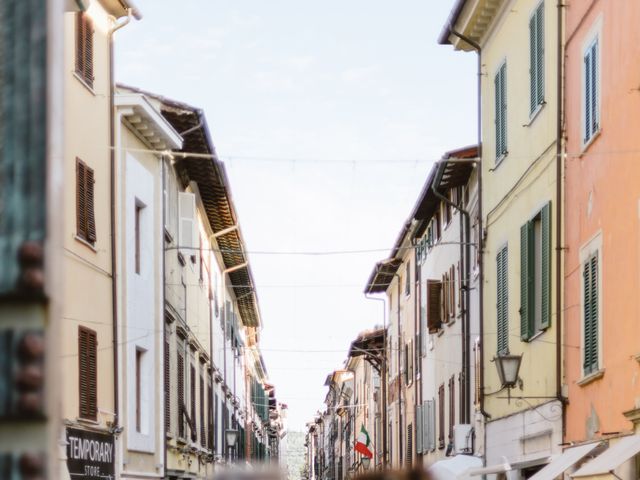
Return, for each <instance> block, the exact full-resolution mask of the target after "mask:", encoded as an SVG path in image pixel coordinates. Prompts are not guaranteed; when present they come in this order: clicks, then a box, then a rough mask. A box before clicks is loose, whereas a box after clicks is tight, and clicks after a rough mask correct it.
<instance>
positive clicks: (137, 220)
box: [134, 201, 144, 275]
mask: <svg viewBox="0 0 640 480" xmlns="http://www.w3.org/2000/svg"><path fill="white" fill-rule="evenodd" d="M135 208H136V211H135V214H134V215H135V217H134V222H135V235H136V239H135V249H136V251H135V262H136V265H135V270H136V273H137V274H138V275H139V274H140V245H141V243H142V242H141V239H140V234H141V233H140V216H141V215H142V209H143V208H144V207H143V206H142V205H141V204H139V203H138V202H137V201H136V206H135Z"/></svg>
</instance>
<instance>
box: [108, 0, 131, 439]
mask: <svg viewBox="0 0 640 480" xmlns="http://www.w3.org/2000/svg"><path fill="white" fill-rule="evenodd" d="M132 15H133V12H132V10H131V9H130V8H129V9H127V17H126V18H125V20H124V21H122V22H120V23H117V24H116V25H115V26H114V27H112V28H111V29H110V30H109V32H108V34H107V36H108V42H109V144H110V145H111V149H110V162H109V182H110V185H109V195H110V197H111V208H110V218H109V221H110V227H111V245H110V248H111V314H112V336H113V412H114V416H113V427H112V429H113V431H114V432H116V434H117V432H118V429H119V423H120V408H119V407H120V388H119V382H118V370H119V368H120V367H119V362H118V355H119V354H120V351H119V348H118V281H117V279H118V276H117V274H116V269H117V262H116V249H117V241H116V204H117V202H116V171H115V162H116V152H115V76H114V74H113V71H114V54H113V34H114V33H115V32H117V31H118V30H120V29H121V28H122V27H124V26H125V25H127V24H129V22H131V17H132Z"/></svg>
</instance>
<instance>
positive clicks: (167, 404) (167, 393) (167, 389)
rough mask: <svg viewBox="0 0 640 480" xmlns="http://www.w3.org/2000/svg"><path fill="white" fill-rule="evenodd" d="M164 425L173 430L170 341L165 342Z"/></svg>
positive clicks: (168, 430) (167, 429) (168, 429)
mask: <svg viewBox="0 0 640 480" xmlns="http://www.w3.org/2000/svg"><path fill="white" fill-rule="evenodd" d="M164 426H165V429H166V431H167V432H170V431H171V350H170V344H169V342H164Z"/></svg>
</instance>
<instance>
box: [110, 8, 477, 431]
mask: <svg viewBox="0 0 640 480" xmlns="http://www.w3.org/2000/svg"><path fill="white" fill-rule="evenodd" d="M452 3H453V0H397V1H390V0H387V1H382V0H325V1H322V2H314V3H312V2H307V1H301V0H271V1H265V0H234V1H229V0H228V1H222V0H183V1H181V2H175V1H169V0H136V4H137V5H138V6H139V7H140V9H141V11H142V13H143V15H144V18H143V20H142V21H140V22H133V23H132V24H131V25H129V26H127V27H126V28H124V29H123V30H121V31H119V32H118V33H117V34H116V45H117V50H116V52H117V53H116V54H117V57H116V58H117V60H116V65H117V74H116V76H117V80H118V81H120V82H123V83H126V84H129V85H133V86H136V87H139V88H142V89H145V90H149V91H153V92H156V93H158V94H161V95H165V96H167V97H170V98H173V99H175V100H179V101H183V102H186V103H189V104H191V105H194V106H197V107H201V108H203V109H204V111H205V114H206V116H207V120H208V122H209V126H210V128H211V133H212V137H213V141H214V143H215V145H216V148H217V151H218V154H219V155H220V157H221V158H222V159H223V160H224V161H225V163H226V165H227V169H228V172H229V176H230V181H231V187H232V191H233V196H234V201H235V203H236V208H237V211H238V214H239V217H240V223H241V226H242V230H243V234H244V237H245V240H246V243H247V248H248V249H249V251H298V252H303V251H304V252H306V251H328V250H331V251H333V250H377V249H383V251H378V252H369V253H358V254H344V255H332V256H292V255H265V254H257V253H256V254H251V255H250V259H251V263H252V268H253V272H254V277H255V280H256V283H257V285H258V295H259V298H260V304H261V310H262V316H263V321H264V330H263V332H262V348H263V352H264V357H265V361H266V364H267V370H268V372H269V376H270V379H271V381H272V382H273V383H275V385H276V391H277V395H278V398H279V400H280V401H283V402H285V403H287V404H288V405H289V427H290V428H291V429H297V430H301V429H303V428H304V423H305V422H307V421H308V420H310V419H311V418H312V416H313V414H314V412H315V411H316V410H317V409H319V408H321V406H322V400H323V399H324V395H325V393H326V392H325V388H324V387H323V383H324V379H325V377H326V375H327V374H328V373H329V372H330V371H332V370H333V369H335V368H340V367H341V366H342V362H343V361H344V359H345V357H346V351H347V349H348V347H349V344H350V342H351V341H352V340H353V339H354V338H355V336H356V335H357V334H358V332H359V331H361V330H363V329H367V328H370V327H372V326H374V325H375V324H381V323H382V309H381V305H380V303H379V302H373V301H370V300H366V299H364V296H363V294H362V291H363V288H364V285H365V283H366V280H367V278H368V276H369V273H370V272H371V270H372V268H373V266H374V264H375V262H376V261H377V260H380V259H382V258H385V257H386V256H387V254H388V251H389V249H390V248H391V246H392V245H393V242H394V240H395V238H396V235H397V234H398V231H399V230H400V227H401V226H402V224H403V222H404V220H405V219H406V218H407V216H408V214H409V213H410V211H411V208H412V206H413V204H414V202H415V200H416V197H417V195H418V193H419V190H420V188H421V186H422V183H423V182H424V179H425V177H426V175H427V172H428V171H429V168H430V167H431V162H432V161H433V160H435V159H437V158H439V157H440V156H441V155H442V153H443V152H444V151H446V150H450V149H453V148H456V147H460V146H464V145H468V144H472V143H473V142H474V141H475V98H476V97H475V80H476V77H475V56H474V55H473V54H468V53H467V54H465V53H461V52H458V53H455V52H453V50H452V48H451V47H444V46H440V45H438V44H437V36H438V34H439V32H440V29H441V27H442V25H443V24H444V23H445V21H446V19H447V16H448V14H449V10H450V9H451V6H452ZM234 157H235V158H234ZM249 157H250V158H249ZM271 159H274V160H281V159H286V160H287V161H272V160H271ZM292 159H297V161H289V160H292ZM381 160H382V162H381ZM337 161H341V162H337ZM342 161H346V162H342ZM309 351H313V353H309ZM305 352H307V353H305Z"/></svg>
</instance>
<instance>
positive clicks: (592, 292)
mask: <svg viewBox="0 0 640 480" xmlns="http://www.w3.org/2000/svg"><path fill="white" fill-rule="evenodd" d="M582 277H583V283H582V286H583V295H584V311H583V321H584V326H583V330H584V345H583V370H584V374H585V375H589V374H590V373H593V372H596V371H597V370H598V368H599V361H598V360H599V359H598V343H599V342H598V254H597V253H596V254H594V255H593V256H591V257H590V258H589V259H588V260H587V262H586V263H585V264H584V266H583V273H582Z"/></svg>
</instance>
